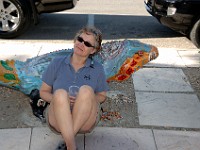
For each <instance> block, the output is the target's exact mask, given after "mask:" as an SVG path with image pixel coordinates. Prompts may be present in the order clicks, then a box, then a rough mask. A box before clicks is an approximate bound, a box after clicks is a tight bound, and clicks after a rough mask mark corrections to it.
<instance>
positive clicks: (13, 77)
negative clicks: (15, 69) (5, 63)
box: [4, 73, 16, 80]
mask: <svg viewBox="0 0 200 150" xmlns="http://www.w3.org/2000/svg"><path fill="white" fill-rule="evenodd" d="M4 78H5V79H7V80H16V78H15V76H14V75H13V74H10V73H5V74H4Z"/></svg>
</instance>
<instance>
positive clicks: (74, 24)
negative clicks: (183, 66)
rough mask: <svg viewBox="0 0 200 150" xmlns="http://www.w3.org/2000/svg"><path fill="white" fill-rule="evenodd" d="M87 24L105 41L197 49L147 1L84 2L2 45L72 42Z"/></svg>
mask: <svg viewBox="0 0 200 150" xmlns="http://www.w3.org/2000/svg"><path fill="white" fill-rule="evenodd" d="M87 24H89V25H95V26H96V27H98V28H100V29H101V30H102V32H103V39H104V41H107V40H122V39H137V40H140V41H142V42H145V43H149V44H153V45H155V46H157V47H165V48H184V49H185V48H187V49H194V48H196V47H195V46H194V45H193V44H192V43H191V42H190V41H189V40H188V39H187V38H186V37H184V36H182V35H181V34H179V33H176V32H174V31H172V30H171V29H169V28H167V27H164V26H163V25H161V24H160V23H159V22H158V21H157V20H156V19H155V18H153V17H152V16H151V15H150V14H148V12H147V11H146V9H145V6H144V3H143V0H136V1H135V0H125V1H124V0H109V1H107V0H80V1H78V3H77V6H76V7H75V8H74V9H71V10H67V11H63V12H59V13H51V14H42V15H40V23H39V24H38V25H36V26H35V25H32V26H31V27H30V28H29V30H28V31H27V32H26V33H24V34H23V35H22V36H20V37H18V38H15V39H11V40H0V42H7V41H12V42H21V41H23V42H30V43H31V42H45V43H48V42H72V39H73V37H74V35H75V33H76V32H77V31H78V30H79V29H80V28H81V27H83V26H85V25H87Z"/></svg>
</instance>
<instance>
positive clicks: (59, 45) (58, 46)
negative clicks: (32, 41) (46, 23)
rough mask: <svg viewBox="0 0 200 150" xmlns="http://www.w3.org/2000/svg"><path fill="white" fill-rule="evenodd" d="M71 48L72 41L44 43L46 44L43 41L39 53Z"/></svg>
mask: <svg viewBox="0 0 200 150" xmlns="http://www.w3.org/2000/svg"><path fill="white" fill-rule="evenodd" d="M71 48H73V41H72V42H71V44H69V43H65V42H63V43H57V44H56V43H46V44H45V43H44V44H42V46H41V50H40V53H39V55H42V54H47V53H50V52H53V51H57V50H62V49H71Z"/></svg>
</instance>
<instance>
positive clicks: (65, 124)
mask: <svg viewBox="0 0 200 150" xmlns="http://www.w3.org/2000/svg"><path fill="white" fill-rule="evenodd" d="M48 114H49V115H48V116H49V123H50V125H52V126H53V127H54V128H55V129H56V130H58V131H59V132H61V134H62V137H63V139H64V141H65V143H66V145H67V148H68V149H69V150H75V149H76V145H75V137H74V136H75V134H74V128H73V120H72V115H71V110H70V101H69V97H68V94H67V92H66V91H65V90H63V89H60V90H57V91H55V92H54V95H53V100H52V102H51V103H50V106H49V112H48Z"/></svg>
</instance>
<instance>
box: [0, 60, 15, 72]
mask: <svg viewBox="0 0 200 150" xmlns="http://www.w3.org/2000/svg"><path fill="white" fill-rule="evenodd" d="M0 63H1V65H2V66H3V67H4V68H5V69H6V70H9V71H13V68H11V67H10V66H9V65H8V64H7V63H6V61H3V60H1V61H0Z"/></svg>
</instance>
